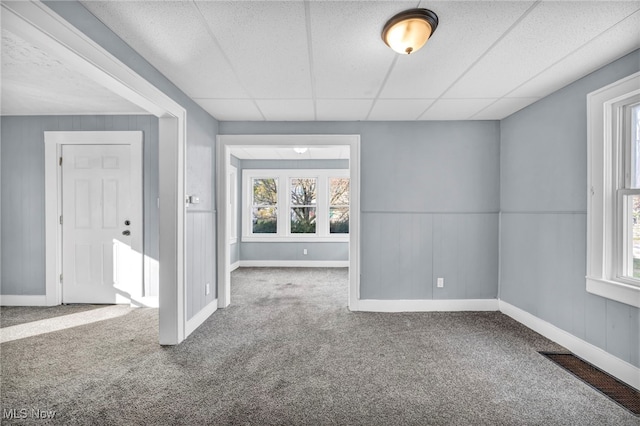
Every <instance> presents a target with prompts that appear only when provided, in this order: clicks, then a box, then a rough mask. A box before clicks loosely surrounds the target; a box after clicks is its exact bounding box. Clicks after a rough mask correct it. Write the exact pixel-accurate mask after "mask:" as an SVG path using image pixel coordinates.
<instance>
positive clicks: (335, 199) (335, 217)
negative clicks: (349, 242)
mask: <svg viewBox="0 0 640 426" xmlns="http://www.w3.org/2000/svg"><path fill="white" fill-rule="evenodd" d="M329 233H331V234H348V233H349V178H330V179H329Z"/></svg>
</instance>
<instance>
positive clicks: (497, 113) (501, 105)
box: [470, 98, 540, 120]
mask: <svg viewBox="0 0 640 426" xmlns="http://www.w3.org/2000/svg"><path fill="white" fill-rule="evenodd" d="M539 99H540V98H502V99H498V100H497V101H495V102H494V103H492V104H491V105H488V106H487V107H486V108H484V109H483V110H481V111H479V112H478V113H477V114H475V115H473V116H471V117H470V119H471V120H502V119H503V118H505V117H507V116H509V115H511V114H513V113H515V112H518V111H520V110H521V109H522V108H524V107H526V106H528V105H531V104H532V103H534V102H536V101H538V100H539Z"/></svg>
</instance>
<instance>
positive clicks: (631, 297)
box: [587, 277, 640, 308]
mask: <svg viewBox="0 0 640 426" xmlns="http://www.w3.org/2000/svg"><path fill="white" fill-rule="evenodd" d="M587 292H589V293H591V294H596V295H598V296H601V297H605V298H607V299H611V300H615V301H617V302H620V303H624V304H627V305H631V306H635V307H636V308H640V287H637V286H634V285H629V284H624V283H620V282H616V281H609V280H603V279H600V278H591V277H587Z"/></svg>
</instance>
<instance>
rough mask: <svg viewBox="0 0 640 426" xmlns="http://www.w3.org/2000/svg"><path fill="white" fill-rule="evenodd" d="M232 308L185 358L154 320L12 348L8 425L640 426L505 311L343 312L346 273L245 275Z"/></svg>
mask: <svg viewBox="0 0 640 426" xmlns="http://www.w3.org/2000/svg"><path fill="white" fill-rule="evenodd" d="M231 300H232V305H231V306H230V307H228V308H226V309H222V310H218V311H217V312H216V313H215V314H213V315H212V316H211V317H210V318H209V319H208V320H207V321H206V322H205V323H204V324H203V325H202V326H201V327H200V328H199V329H198V330H196V331H195V332H194V333H193V334H192V335H191V336H189V338H188V339H187V340H186V341H185V342H184V343H183V344H181V345H179V346H175V347H160V346H159V345H158V332H157V327H158V318H157V316H158V312H157V310H155V309H146V308H140V309H131V310H130V311H129V312H128V313H127V314H125V315H122V316H119V317H117V318H113V319H109V320H105V321H101V322H95V323H91V324H87V325H83V326H80V327H74V328H69V329H66V330H61V331H57V332H53V333H47V334H41V335H38V336H34V337H29V338H25V339H20V340H14V341H11V342H7V343H4V344H2V345H1V346H0V349H1V354H0V360H1V364H2V365H1V372H2V377H1V386H2V388H1V404H2V407H1V408H2V410H3V416H5V419H3V424H65V425H68V424H87V425H89V424H91V425H101V424H122V425H136V424H148V425H164V424H167V425H170V424H171V425H174V424H185V425H203V424H213V425H226V424H242V425H245V424H251V425H429V424H434V425H450V424H451V425H471V424H473V425H640V419H638V418H637V417H635V416H633V415H632V414H630V413H629V412H628V411H626V410H625V409H623V408H622V407H620V406H618V405H617V404H615V403H614V402H612V401H610V400H609V399H608V398H607V397H605V396H603V395H601V394H600V393H598V392H597V391H595V390H593V389H592V388H591V387H589V386H587V385H586V384H584V383H582V382H581V381H580V380H578V379H576V378H575V377H573V376H572V375H571V374H569V373H567V372H565V371H564V370H562V369H561V368H560V367H558V366H557V365H555V364H554V363H552V362H551V361H549V360H548V359H546V358H545V357H543V356H542V355H540V354H538V351H559V350H562V348H561V347H559V346H558V345H556V344H554V343H552V342H550V341H549V340H547V339H545V338H543V337H542V336H540V335H538V334H536V333H534V332H533V331H531V330H529V329H527V328H526V327H524V326H522V325H520V324H518V323H517V322H515V321H513V320H511V319H510V318H508V317H507V316H505V315H502V314H500V313H497V312H489V313H397V314H389V313H362V312H355V313H354V312H349V311H348V309H347V308H346V300H347V271H346V270H345V269H283V268H269V269H265V268H260V269H258V268H255V269H254V268H242V269H239V270H237V271H235V272H234V273H233V274H232V299H231ZM66 308H68V307H65V306H62V307H59V309H58V312H59V314H64V313H65V309H66ZM30 309H33V308H30ZM24 312H27V313H28V312H29V309H27V310H25V311H24ZM47 312H48V313H47V314H46V315H45V314H42V313H40V314H38V315H35V314H30V315H35V316H34V317H37V318H38V319H42V318H43V315H44V317H46V316H55V315H56V313H55V312H56V310H55V309H52V308H48V311H47ZM19 316H20V315H19V312H18V310H17V309H16V310H14V309H6V308H2V309H1V310H0V321H1V322H5V321H8V320H9V318H12V319H11V321H12V323H14V324H17V323H19V322H20V320H19V318H17V317H19ZM23 409H24V410H28V412H29V415H28V416H27V418H26V419H24V420H22V419H20V420H15V419H14V420H10V419H7V418H6V417H7V416H6V415H5V414H6V413H7V412H8V411H7V410H9V411H10V410H16V411H15V413H17V414H18V415H19V414H20V410H23ZM31 410H42V411H47V410H54V411H55V412H56V415H55V418H54V419H53V420H38V419H34V418H32V417H31Z"/></svg>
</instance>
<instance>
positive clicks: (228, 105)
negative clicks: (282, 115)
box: [194, 98, 264, 121]
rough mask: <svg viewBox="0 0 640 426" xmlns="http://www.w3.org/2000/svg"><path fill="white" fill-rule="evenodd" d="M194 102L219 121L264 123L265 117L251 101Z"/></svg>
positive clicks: (202, 100)
mask: <svg viewBox="0 0 640 426" xmlns="http://www.w3.org/2000/svg"><path fill="white" fill-rule="evenodd" d="M194 101H196V103H197V104H198V105H200V106H201V107H202V108H204V110H205V111H207V112H208V113H209V114H211V116H212V117H214V118H215V119H217V120H221V121H264V117H263V115H262V113H260V110H259V109H258V107H256V105H255V103H254V102H253V101H252V100H250V99H198V98H194Z"/></svg>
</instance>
